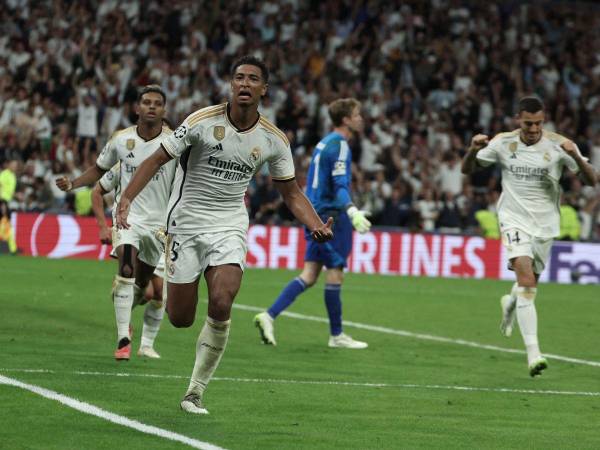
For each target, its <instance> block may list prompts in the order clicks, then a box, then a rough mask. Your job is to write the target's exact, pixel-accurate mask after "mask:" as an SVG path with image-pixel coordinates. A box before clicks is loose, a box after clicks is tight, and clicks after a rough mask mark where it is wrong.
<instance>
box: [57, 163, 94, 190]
mask: <svg viewBox="0 0 600 450" xmlns="http://www.w3.org/2000/svg"><path fill="white" fill-rule="evenodd" d="M105 173H106V170H104V169H101V168H100V167H98V166H97V165H96V164H94V165H93V166H92V167H90V168H88V169H87V170H86V171H85V172H83V173H82V174H81V175H79V176H78V177H77V178H75V179H74V180H71V179H70V178H69V177H67V176H62V177H60V178H57V179H56V186H58V188H59V189H60V190H61V191H65V192H69V191H72V190H73V189H77V188H78V187H81V186H89V185H90V184H93V183H95V182H96V181H98V180H99V179H100V178H102V175H104V174H105Z"/></svg>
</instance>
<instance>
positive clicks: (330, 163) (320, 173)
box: [254, 98, 371, 349]
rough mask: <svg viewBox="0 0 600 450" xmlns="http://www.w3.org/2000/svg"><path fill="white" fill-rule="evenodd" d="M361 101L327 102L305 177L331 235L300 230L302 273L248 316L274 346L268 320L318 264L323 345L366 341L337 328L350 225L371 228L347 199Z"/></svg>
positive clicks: (313, 277)
mask: <svg viewBox="0 0 600 450" xmlns="http://www.w3.org/2000/svg"><path fill="white" fill-rule="evenodd" d="M360 109H361V105H360V102H359V101H358V100H355V99H353V98H344V99H338V100H335V101H334V102H332V103H331V104H330V105H329V116H330V117H331V121H332V123H333V126H334V130H333V132H331V133H329V134H328V135H327V136H325V137H324V138H323V139H322V140H321V142H319V143H318V144H317V146H316V147H315V149H314V151H313V154H312V159H311V162H310V167H309V169H308V175H307V178H306V183H307V186H306V196H307V197H308V199H309V200H310V201H311V203H312V204H313V206H314V208H315V210H316V211H317V213H319V216H321V219H324V220H327V218H328V217H333V219H334V237H333V240H331V241H329V242H326V243H322V244H319V243H317V242H315V241H313V240H312V239H311V237H310V232H309V231H308V230H305V238H306V253H305V256H304V268H303V270H302V273H301V274H300V275H299V276H298V277H296V278H294V279H293V280H292V281H290V282H289V283H288V285H287V286H286V287H285V288H284V289H283V291H281V293H280V294H279V297H277V299H276V300H275V302H274V303H273V305H271V307H270V308H269V309H268V310H267V311H265V312H262V313H260V314H257V315H256V316H255V318H254V323H255V324H256V326H257V327H258V329H259V331H260V334H261V338H262V341H263V342H264V343H265V344H271V345H276V341H275V331H274V326H273V322H274V320H275V319H276V318H277V316H278V315H279V314H281V312H282V311H284V310H285V309H286V308H287V307H289V306H290V305H291V304H292V303H293V302H294V300H295V299H296V297H298V295H300V294H301V293H302V292H304V291H305V290H306V289H308V288H309V287H311V286H313V285H314V284H315V283H316V281H317V279H318V278H319V274H320V273H321V269H322V268H323V266H325V267H326V268H327V272H326V273H327V275H326V277H327V279H326V284H325V306H326V307H327V314H328V316H329V328H330V337H329V347H341V348H354V349H362V348H366V347H367V343H366V342H361V341H357V340H355V339H352V338H351V337H350V336H348V335H347V334H345V333H343V331H342V301H341V296H340V293H341V288H342V282H343V279H344V267H346V260H347V258H348V255H350V251H351V249H352V228H353V227H354V229H355V230H356V231H358V232H359V233H366V232H367V231H369V229H370V228H371V222H369V220H368V219H367V217H366V216H367V215H368V213H366V212H365V211H360V210H359V209H358V208H357V207H356V206H354V204H353V203H352V199H351V197H350V182H351V180H352V170H351V162H352V152H351V151H350V147H349V146H348V139H350V137H352V134H353V133H360V132H361V131H362V128H363V119H362V116H361V113H360Z"/></svg>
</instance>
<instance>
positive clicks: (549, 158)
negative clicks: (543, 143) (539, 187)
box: [544, 152, 552, 162]
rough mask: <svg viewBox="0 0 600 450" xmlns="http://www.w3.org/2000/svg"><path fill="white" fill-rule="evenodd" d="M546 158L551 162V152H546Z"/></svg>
mask: <svg viewBox="0 0 600 450" xmlns="http://www.w3.org/2000/svg"><path fill="white" fill-rule="evenodd" d="M544 159H545V160H546V161H548V162H550V160H551V159H552V157H551V156H550V153H548V152H546V153H544Z"/></svg>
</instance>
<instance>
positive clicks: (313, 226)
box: [275, 180, 333, 242]
mask: <svg viewBox="0 0 600 450" xmlns="http://www.w3.org/2000/svg"><path fill="white" fill-rule="evenodd" d="M275 187H276V188H277V190H278V191H279V193H280V194H281V196H282V197H283V201H284V202H285V204H286V205H287V207H288V208H289V209H290V211H291V212H292V214H294V216H295V217H296V219H298V220H299V221H300V222H302V224H304V225H306V227H307V228H308V229H309V230H311V235H312V238H313V239H314V240H315V241H317V242H326V241H329V240H331V239H332V238H333V231H332V230H331V227H332V225H333V218H332V217H330V218H328V219H327V223H325V224H324V223H323V222H322V221H321V218H320V217H319V215H318V214H317V212H316V211H315V209H314V208H313V206H312V205H311V203H310V201H309V200H308V198H306V195H304V192H302V190H301V189H300V187H299V186H298V183H297V182H296V180H289V181H275Z"/></svg>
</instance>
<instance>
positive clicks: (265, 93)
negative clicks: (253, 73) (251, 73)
mask: <svg viewBox="0 0 600 450" xmlns="http://www.w3.org/2000/svg"><path fill="white" fill-rule="evenodd" d="M268 89H269V85H268V84H267V83H265V84H264V85H263V87H262V90H261V91H260V96H261V97H264V96H265V95H267V90H268Z"/></svg>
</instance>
